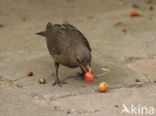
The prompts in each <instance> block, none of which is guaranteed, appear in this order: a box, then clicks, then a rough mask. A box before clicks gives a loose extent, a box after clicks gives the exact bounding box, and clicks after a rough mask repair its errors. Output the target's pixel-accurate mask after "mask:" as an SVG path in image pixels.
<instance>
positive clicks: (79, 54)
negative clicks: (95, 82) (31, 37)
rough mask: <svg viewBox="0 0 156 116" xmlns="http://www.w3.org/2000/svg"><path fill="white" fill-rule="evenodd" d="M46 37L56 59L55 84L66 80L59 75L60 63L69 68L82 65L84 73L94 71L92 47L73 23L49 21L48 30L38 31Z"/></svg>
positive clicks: (51, 52) (50, 50)
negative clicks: (92, 66)
mask: <svg viewBox="0 0 156 116" xmlns="http://www.w3.org/2000/svg"><path fill="white" fill-rule="evenodd" d="M36 34H38V35H41V36H45V37H46V42H47V47H48V49H49V52H50V54H51V55H52V57H53V59H54V61H55V67H56V81H55V82H54V83H53V85H55V84H58V85H59V86H61V83H62V84H64V83H65V82H63V81H60V80H59V77H58V68H59V64H62V65H64V66H66V67H69V68H76V67H80V68H81V70H82V74H81V75H83V74H84V73H85V72H86V71H89V72H92V70H91V68H90V65H91V60H92V56H91V48H90V45H89V43H88V41H87V39H86V38H85V37H84V35H83V34H82V33H81V32H80V31H79V30H78V29H76V28H75V27H74V26H72V25H71V24H62V25H60V24H54V25H52V24H51V23H48V24H47V26H46V31H42V32H39V33H36Z"/></svg>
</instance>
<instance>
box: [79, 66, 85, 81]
mask: <svg viewBox="0 0 156 116" xmlns="http://www.w3.org/2000/svg"><path fill="white" fill-rule="evenodd" d="M80 69H81V71H82V73H78V75H79V76H80V77H82V79H84V78H85V77H84V74H85V71H84V70H83V69H82V67H81V66H80Z"/></svg>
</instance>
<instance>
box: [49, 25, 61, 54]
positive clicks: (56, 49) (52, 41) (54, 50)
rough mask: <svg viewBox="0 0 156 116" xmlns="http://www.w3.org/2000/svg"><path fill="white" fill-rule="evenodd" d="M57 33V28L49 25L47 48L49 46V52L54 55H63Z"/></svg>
mask: <svg viewBox="0 0 156 116" xmlns="http://www.w3.org/2000/svg"><path fill="white" fill-rule="evenodd" d="M56 31H57V26H55V28H54V26H53V25H52V24H51V23H48V24H47V28H46V41H47V46H48V49H49V52H50V53H51V54H52V55H59V54H61V49H60V43H59V41H58V38H57V37H56V35H55V32H56Z"/></svg>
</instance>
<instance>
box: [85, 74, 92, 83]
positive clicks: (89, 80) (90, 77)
mask: <svg viewBox="0 0 156 116" xmlns="http://www.w3.org/2000/svg"><path fill="white" fill-rule="evenodd" d="M85 77H86V81H87V82H92V81H93V80H94V73H93V72H86V73H85Z"/></svg>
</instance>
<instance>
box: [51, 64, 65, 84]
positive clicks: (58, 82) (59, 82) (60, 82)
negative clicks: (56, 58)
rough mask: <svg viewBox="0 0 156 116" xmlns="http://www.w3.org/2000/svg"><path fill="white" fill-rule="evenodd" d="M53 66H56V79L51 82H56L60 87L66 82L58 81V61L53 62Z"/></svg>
mask: <svg viewBox="0 0 156 116" xmlns="http://www.w3.org/2000/svg"><path fill="white" fill-rule="evenodd" d="M55 68H56V81H55V82H54V83H53V86H54V85H56V84H58V85H59V86H60V87H62V86H61V84H66V82H63V81H60V79H59V77H58V68H59V63H57V62H55Z"/></svg>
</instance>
